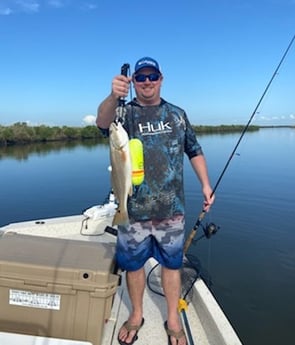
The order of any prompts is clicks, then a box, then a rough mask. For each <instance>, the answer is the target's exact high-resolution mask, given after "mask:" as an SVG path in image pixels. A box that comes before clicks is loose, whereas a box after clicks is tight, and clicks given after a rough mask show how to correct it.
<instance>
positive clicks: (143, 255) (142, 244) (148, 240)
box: [116, 215, 184, 271]
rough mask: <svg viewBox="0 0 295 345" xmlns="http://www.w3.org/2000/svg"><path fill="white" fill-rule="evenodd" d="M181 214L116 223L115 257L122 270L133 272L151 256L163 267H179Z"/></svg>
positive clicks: (182, 228) (182, 221) (182, 233)
mask: <svg viewBox="0 0 295 345" xmlns="http://www.w3.org/2000/svg"><path fill="white" fill-rule="evenodd" d="M183 245H184V216H183V215H178V216H174V217H173V218H169V219H165V220H159V221H156V220H149V221H142V222H135V223H132V224H129V225H127V226H122V225H119V226H118V237H117V248H116V260H117V264H118V266H119V267H120V268H121V269H122V270H126V271H136V270H139V269H140V268H142V267H143V266H144V264H145V262H146V261H147V260H148V259H149V258H151V257H153V258H155V259H156V260H157V261H158V262H159V263H160V264H161V265H162V266H164V267H166V268H169V269H179V268H180V267H181V266H182V261H183Z"/></svg>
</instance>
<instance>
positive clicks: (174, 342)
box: [164, 321, 187, 345]
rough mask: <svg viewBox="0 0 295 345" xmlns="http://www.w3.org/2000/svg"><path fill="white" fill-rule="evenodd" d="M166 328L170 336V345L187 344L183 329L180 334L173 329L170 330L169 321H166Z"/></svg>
mask: <svg viewBox="0 0 295 345" xmlns="http://www.w3.org/2000/svg"><path fill="white" fill-rule="evenodd" d="M164 327H165V331H166V333H167V336H168V345H186V344H187V342H186V336H185V333H184V330H183V329H181V330H180V331H178V332H176V331H173V330H172V329H169V328H168V322H167V321H165V323H164Z"/></svg>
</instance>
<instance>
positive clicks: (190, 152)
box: [183, 113, 203, 159]
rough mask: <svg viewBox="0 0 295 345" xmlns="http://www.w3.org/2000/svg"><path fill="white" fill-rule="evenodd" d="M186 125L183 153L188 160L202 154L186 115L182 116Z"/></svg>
mask: <svg viewBox="0 0 295 345" xmlns="http://www.w3.org/2000/svg"><path fill="white" fill-rule="evenodd" d="M183 116H184V120H185V123H186V129H185V142H184V151H185V153H186V154H187V156H188V158H189V159H192V158H193V157H195V156H199V155H202V154H203V151H202V147H201V145H200V144H199V142H198V140H197V136H196V133H195V131H194V130H193V128H192V125H191V124H190V122H189V120H188V118H187V115H186V113H184V114H183Z"/></svg>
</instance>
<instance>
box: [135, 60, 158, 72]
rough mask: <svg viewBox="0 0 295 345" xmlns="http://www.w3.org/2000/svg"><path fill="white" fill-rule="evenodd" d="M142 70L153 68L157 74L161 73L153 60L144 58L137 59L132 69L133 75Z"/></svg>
mask: <svg viewBox="0 0 295 345" xmlns="http://www.w3.org/2000/svg"><path fill="white" fill-rule="evenodd" d="M142 68H154V69H155V70H156V71H157V72H159V73H161V69H160V65H159V64H158V62H157V61H156V60H155V59H152V58H150V57H148V56H145V57H143V58H141V59H139V60H138V61H137V62H136V64H135V68H134V73H137V72H138V71H139V70H141V69H142Z"/></svg>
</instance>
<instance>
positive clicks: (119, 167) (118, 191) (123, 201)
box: [109, 122, 132, 226]
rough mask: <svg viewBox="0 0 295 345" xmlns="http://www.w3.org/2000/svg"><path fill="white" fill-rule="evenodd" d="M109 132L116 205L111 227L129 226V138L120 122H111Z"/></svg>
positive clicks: (130, 175) (130, 181)
mask: <svg viewBox="0 0 295 345" xmlns="http://www.w3.org/2000/svg"><path fill="white" fill-rule="evenodd" d="M109 131H110V137H109V140H110V160H111V168H112V169H111V182H112V189H113V192H114V195H115V198H116V200H117V203H118V207H117V210H116V213H115V215H114V218H113V223H112V225H113V226H114V225H127V224H129V215H128V209H127V201H128V196H131V195H132V170H131V169H132V164H131V155H130V148H129V137H128V134H127V132H126V130H125V129H124V128H123V126H122V124H121V122H112V123H111V125H110V128H109Z"/></svg>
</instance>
